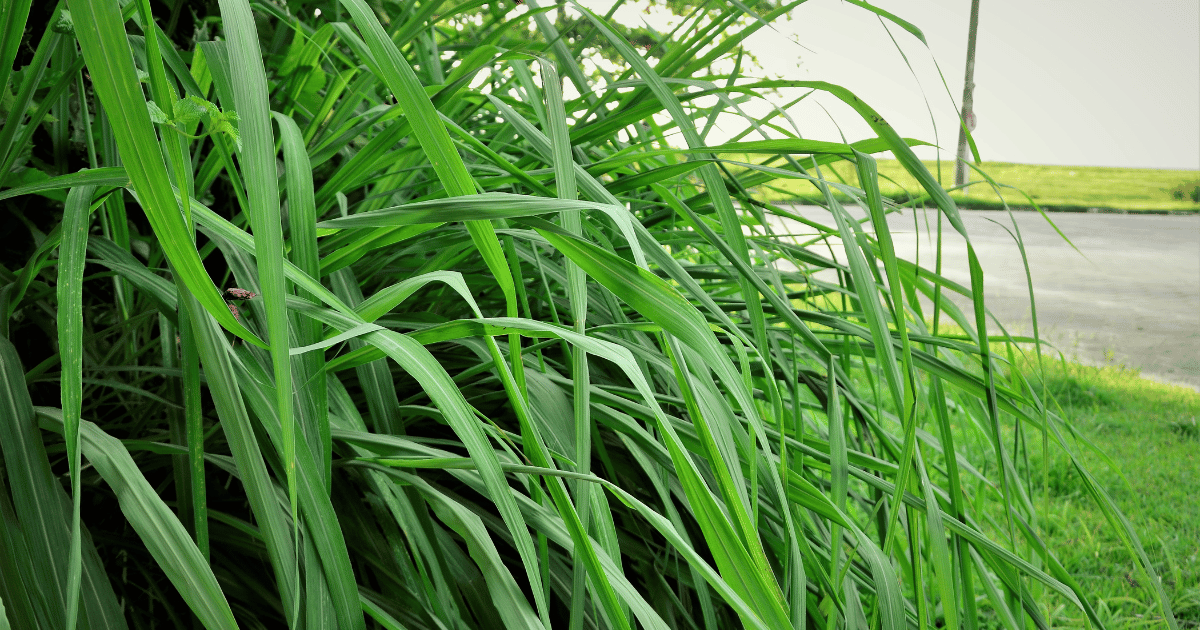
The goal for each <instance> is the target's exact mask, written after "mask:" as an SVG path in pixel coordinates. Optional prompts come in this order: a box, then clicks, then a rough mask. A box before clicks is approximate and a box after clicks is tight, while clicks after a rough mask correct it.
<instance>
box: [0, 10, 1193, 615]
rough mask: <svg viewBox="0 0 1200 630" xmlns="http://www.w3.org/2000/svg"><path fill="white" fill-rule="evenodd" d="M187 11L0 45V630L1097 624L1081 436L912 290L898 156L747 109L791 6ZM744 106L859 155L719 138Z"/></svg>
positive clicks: (1135, 548)
mask: <svg viewBox="0 0 1200 630" xmlns="http://www.w3.org/2000/svg"><path fill="white" fill-rule="evenodd" d="M171 4H172V6H171V7H167V8H163V5H160V4H158V3H154V4H152V3H151V2H149V1H148V0H133V1H131V2H123V3H120V2H116V1H113V0H66V1H63V2H60V3H59V4H58V5H53V4H52V3H42V4H39V5H37V6H34V5H33V3H32V2H31V1H30V0H12V1H10V2H5V3H3V7H0V55H3V59H0V86H8V87H7V88H5V92H4V94H3V108H4V111H5V114H4V115H5V119H4V124H3V128H0V161H2V164H0V199H2V200H4V201H2V203H3V204H4V206H5V212H6V219H5V226H6V227H5V236H4V238H5V242H4V245H3V247H2V248H0V249H2V250H3V251H2V254H0V265H2V266H0V287H2V288H0V336H3V340H0V447H2V448H0V454H2V457H3V476H2V479H3V489H2V491H0V513H2V515H3V519H4V523H3V526H2V527H0V542H2V544H0V602H2V605H3V615H2V616H0V627H11V628H19V629H32V628H45V629H50V628H54V629H56V630H57V629H60V628H168V627H170V628H175V627H179V628H196V627H204V628H210V629H214V630H216V629H226V628H237V627H242V628H284V627H287V628H310V629H313V628H340V629H342V630H353V629H364V628H367V627H370V628H388V629H393V628H412V629H417V628H429V629H434V628H438V629H442V628H445V629H454V628H552V627H553V628H572V629H578V628H635V627H643V628H655V629H665V628H707V629H716V628H730V627H745V628H759V629H768V630H777V629H781V628H808V627H811V628H829V629H832V628H842V627H845V628H886V629H896V628H904V627H913V628H927V627H931V626H947V627H953V628H964V629H969V630H973V629H975V628H982V627H989V628H991V627H997V628H1005V629H1008V630H1016V629H1018V628H1025V627H1030V624H1032V625H1034V626H1037V627H1039V628H1044V627H1047V622H1046V617H1047V615H1046V610H1045V609H1044V604H1043V602H1059V603H1060V604H1061V605H1063V606H1066V607H1067V609H1068V610H1070V611H1075V615H1074V617H1071V616H1070V615H1069V614H1067V615H1066V617H1068V618H1073V619H1074V620H1075V621H1076V622H1077V623H1078V624H1079V625H1081V626H1083V625H1091V624H1095V625H1098V626H1103V623H1101V620H1100V618H1099V617H1098V616H1097V614H1096V612H1095V610H1093V607H1092V605H1091V604H1090V603H1089V601H1090V600H1089V598H1088V593H1086V592H1083V591H1082V590H1081V589H1080V587H1079V585H1078V583H1077V582H1076V581H1075V579H1074V578H1073V577H1072V576H1071V575H1070V574H1068V573H1067V572H1066V571H1064V570H1063V568H1062V566H1061V565H1060V564H1059V563H1058V561H1057V560H1056V559H1055V556H1054V555H1053V553H1051V551H1050V550H1048V549H1047V548H1046V546H1045V545H1044V544H1043V543H1042V541H1041V538H1039V527H1040V526H1039V523H1038V518H1037V512H1036V510H1035V506H1036V505H1037V504H1038V495H1037V491H1036V488H1037V487H1038V486H1037V484H1036V482H1037V480H1038V479H1039V475H1040V473H1039V471H1037V470H1031V469H1030V466H1029V464H1028V462H1029V458H1028V456H1027V455H1028V452H1029V450H1030V449H1047V448H1050V449H1061V450H1064V451H1065V452H1066V453H1067V456H1068V457H1070V458H1071V461H1072V462H1076V460H1075V459H1074V456H1073V455H1072V451H1071V449H1073V448H1075V446H1074V442H1073V441H1070V442H1069V441H1068V440H1067V436H1069V435H1070V434H1071V433H1072V430H1071V427H1070V426H1069V425H1068V424H1067V423H1065V422H1064V421H1063V420H1062V419H1061V418H1059V417H1058V416H1056V415H1055V414H1053V413H1050V412H1049V411H1048V409H1047V407H1046V405H1045V404H1044V401H1043V400H1041V399H1040V398H1039V397H1038V395H1037V394H1036V393H1035V392H1038V391H1040V390H1039V389H1038V388H1037V387H1036V386H1035V385H1036V384H1031V383H1028V382H1026V380H1025V379H1024V378H1023V377H1021V376H1020V374H1019V373H1017V372H1014V371H1009V370H1007V369H1006V367H1005V366H1006V365H1007V364H1008V363H1009V362H1010V361H1011V360H1012V357H1011V356H1008V355H1004V354H997V352H996V351H995V348H996V347H1001V346H996V345H995V344H989V340H988V339H987V338H986V337H981V336H979V335H978V334H977V332H976V331H983V330H986V327H985V326H984V321H985V315H986V310H985V304H984V302H983V297H982V296H983V283H984V278H983V276H982V274H981V272H980V268H979V265H978V262H977V260H975V258H974V255H973V254H972V255H971V260H970V264H971V270H972V274H971V276H972V282H971V284H970V286H961V285H958V284H955V283H954V282H951V281H949V280H947V279H945V278H943V277H942V276H941V275H939V274H938V273H935V272H936V271H937V269H936V265H935V269H934V270H933V271H930V270H929V269H925V268H920V267H917V266H915V265H914V264H912V263H909V262H906V261H904V260H899V259H897V258H896V256H895V253H894V248H893V246H892V237H891V235H890V234H889V233H888V231H887V227H886V221H884V220H883V218H884V214H885V213H888V212H893V211H897V210H899V209H898V208H896V207H895V206H894V205H893V204H891V203H890V202H887V201H885V200H884V199H883V198H882V197H881V195H880V193H879V187H878V176H877V173H876V167H875V161H874V159H873V158H872V157H871V154H873V153H879V152H884V151H890V152H892V153H893V154H894V155H895V156H896V157H897V158H898V159H899V160H900V161H902V162H903V164H904V166H905V168H906V169H907V170H908V171H909V172H910V173H911V174H912V175H913V176H914V177H915V178H916V179H917V180H918V181H919V182H920V184H921V186H922V187H923V188H924V189H925V190H926V191H927V192H928V193H929V195H930V198H931V199H932V203H933V204H936V210H937V213H936V214H937V222H938V225H942V224H943V223H944V224H945V229H947V230H956V231H958V232H960V233H963V236H964V237H967V236H968V235H966V234H965V232H964V230H963V227H962V223H961V222H960V220H959V215H958V210H957V209H956V207H955V205H954V203H953V202H952V200H951V199H950V197H948V196H947V194H946V192H945V191H944V189H943V188H942V187H941V186H940V185H939V184H938V183H937V181H936V180H935V179H934V178H933V177H932V176H931V175H930V173H929V171H928V170H926V168H925V167H924V166H923V165H922V164H921V162H920V161H919V160H917V158H916V157H915V156H914V154H913V152H912V151H911V149H910V148H909V145H910V144H911V143H913V142H915V141H910V140H906V139H904V138H902V137H901V136H900V135H899V134H898V132H897V131H896V130H893V129H892V128H891V127H890V126H889V125H888V124H887V123H886V122H884V121H883V119H882V118H881V117H880V116H879V115H878V113H877V112H876V111H875V110H873V109H872V108H871V107H870V106H869V105H868V104H866V103H864V102H862V101H861V100H859V99H858V98H857V97H855V96H854V95H853V94H852V93H850V92H849V91H847V90H845V89H844V88H841V87H839V86H837V85H835V84H831V83H821V82H798V81H790V82H789V81H758V80H755V79H752V78H750V77H747V76H742V73H741V70H740V68H742V67H743V66H742V61H743V55H742V53H741V52H740V49H739V47H738V45H739V43H740V42H741V41H743V40H744V39H745V38H747V37H753V36H754V34H755V33H756V32H758V31H759V30H760V29H763V28H768V27H769V24H770V22H771V21H772V20H774V19H775V18H777V17H778V16H781V15H784V14H785V13H787V12H788V11H791V10H792V9H793V8H795V5H798V4H800V2H793V3H791V4H771V5H768V4H767V3H762V2H759V3H756V2H754V1H751V0H747V2H745V3H744V4H743V3H741V2H733V3H731V4H729V5H725V4H708V5H705V4H703V3H684V4H689V5H692V6H691V8H690V9H689V11H691V12H690V13H688V14H687V15H686V16H685V18H684V19H683V20H682V22H681V25H680V26H679V28H677V29H676V30H675V31H674V32H672V33H670V34H659V33H654V32H652V31H649V30H647V29H640V30H639V31H637V32H631V31H628V30H626V29H625V28H624V27H620V26H617V25H614V24H613V23H612V22H611V21H609V20H608V19H607V17H606V16H598V15H595V14H593V13H591V12H589V11H587V10H586V9H584V8H582V7H579V6H577V5H573V4H571V5H560V6H558V7H553V6H542V5H541V3H538V2H535V1H534V0H525V2H524V3H521V2H517V3H515V4H514V3H512V2H509V1H506V0H502V1H501V2H499V3H497V2H490V3H485V2H480V1H468V2H464V3H460V4H454V3H443V2H440V1H439V0H430V1H425V2H412V1H400V2H372V3H371V4H368V3H367V2H365V1H364V0H341V2H340V3H334V2H316V3H304V4H301V3H298V2H296V3H291V4H287V5H285V4H283V3H275V2H269V1H268V2H263V3H258V2H256V3H250V2H248V1H247V0H220V2H219V4H218V3H209V4H205V3H194V4H188V3H183V2H175V3H171ZM677 4H678V3H677ZM854 4H857V5H861V6H862V7H863V10H869V11H875V12H876V13H878V14H879V15H880V16H881V17H882V18H884V19H887V20H890V21H891V22H892V23H895V24H898V25H899V26H901V27H902V28H904V29H906V30H908V31H909V32H910V33H911V34H912V35H913V36H915V37H921V35H920V31H918V30H916V28H915V27H913V26H911V25H909V24H907V23H905V22H903V21H901V20H899V18H896V17H895V16H892V15H890V14H888V13H885V12H882V11H879V10H877V9H875V8H873V7H872V6H871V5H869V4H868V3H865V2H861V3H860V2H857V1H856V2H854ZM568 6H570V7H572V10H573V11H574V13H568V12H567V11H565V9H566V8H567V7H568ZM159 9H162V10H161V11H160V12H159V13H158V14H155V11H158V10H159ZM550 9H557V10H556V11H551V10H550ZM189 14H190V15H189ZM572 16H575V17H572ZM610 16H611V13H610ZM189 29H190V30H191V32H190V33H189V32H187V31H188V30H189ZM631 39H632V40H634V41H635V42H636V47H635V44H631V43H630V40H631ZM596 55H604V56H606V57H608V58H610V59H613V60H615V61H614V63H615V64H616V67H618V71H617V72H616V73H615V74H608V73H605V72H604V71H602V70H599V69H597V66H596V65H595V64H594V63H592V64H591V65H588V64H585V61H587V60H589V59H592V58H593V57H595V56H596ZM722 63H723V64H725V65H726V66H727V67H729V68H733V71H732V73H729V72H725V73H723V74H720V75H714V74H710V70H709V69H710V68H713V67H719V64H722ZM714 64H718V65H714ZM588 68H590V70H588ZM767 89H773V90H800V91H802V92H808V91H818V92H821V93H825V94H828V95H831V96H832V97H835V98H837V99H840V100H841V101H843V102H845V103H846V104H848V105H850V106H851V107H852V108H853V110H854V111H855V112H857V115H859V116H861V118H862V119H863V120H864V121H866V123H867V124H868V125H869V126H870V129H871V130H872V137H869V138H867V139H864V140H862V141H859V142H856V143H853V144H843V143H835V142H820V141H810V140H805V139H802V138H801V136H800V134H799V133H798V132H795V131H791V130H789V128H790V125H789V123H788V122H787V120H786V119H785V117H783V116H782V113H779V114H778V115H776V116H774V117H771V118H768V119H764V120H747V123H748V124H750V125H751V126H752V129H753V131H754V132H755V133H754V135H753V136H747V137H753V138H758V139H753V140H751V139H745V137H739V138H737V139H736V140H735V141H733V142H730V143H724V144H721V145H719V146H714V144H713V143H711V142H709V141H708V140H707V136H708V134H709V132H710V131H711V130H712V128H713V124H714V121H715V120H716V116H717V115H718V114H722V115H734V116H737V115H739V112H741V109H740V108H741V104H742V103H743V102H745V101H746V100H747V99H752V98H758V94H759V92H761V91H765V90H767ZM733 153H742V154H746V153H749V154H759V155H762V154H766V155H769V156H776V157H775V158H774V159H773V160H771V161H767V162H758V163H754V164H749V163H743V164H738V165H730V164H727V163H726V162H724V161H722V160H720V159H718V158H717V156H719V155H728V154H733ZM839 162H846V163H849V164H852V165H853V167H854V168H855V170H856V173H857V176H858V179H857V181H859V182H861V184H862V186H861V187H849V186H846V185H843V184H839V183H836V182H833V181H826V180H825V179H824V177H823V173H826V172H828V167H829V165H831V164H834V163H839ZM765 164H771V166H766V165H765ZM781 179H800V180H803V181H806V182H809V184H810V185H811V186H812V187H813V189H814V190H815V191H818V193H819V194H820V195H821V198H822V199H824V200H825V209H826V210H827V211H828V214H827V216H828V218H827V219H826V220H824V221H813V220H811V219H806V220H805V222H806V223H805V224H806V225H807V227H808V228H810V229H811V230H812V233H811V234H810V235H809V236H808V237H806V238H804V239H796V238H792V237H790V236H786V235H782V234H780V233H778V229H779V228H778V226H779V225H780V224H779V223H778V219H780V218H788V217H794V215H792V214H791V213H790V212H789V211H788V209H786V208H782V207H776V206H773V205H770V204H766V203H763V202H761V201H759V200H756V199H755V197H754V195H753V194H752V193H751V191H752V190H754V189H755V187H758V186H762V185H765V184H769V183H771V182H773V181H777V180H781ZM835 190H836V191H838V192H839V193H840V194H839V195H838V196H835V195H834V194H833V191H835ZM846 196H848V197H849V198H850V199H852V200H853V203H854V204H855V205H857V206H859V207H860V208H861V209H863V210H864V211H865V212H866V213H867V215H868V219H869V220H866V221H857V220H854V219H852V218H851V215H850V213H849V212H847V210H846V209H845V207H843V203H842V202H840V201H839V199H845V198H846ZM831 242H840V243H842V244H844V254H843V253H839V254H837V255H834V250H833V249H832V248H831V247H830V246H829V244H830V243H831ZM950 292H956V293H961V294H963V295H965V296H968V297H969V298H970V299H971V300H972V301H973V308H971V309H967V310H965V311H963V310H960V309H959V308H958V307H956V306H954V303H953V302H951V301H950V300H948V299H946V297H944V294H948V293H950ZM927 321H932V322H934V324H933V325H932V326H927V325H926V322H927ZM939 322H942V328H939ZM947 323H953V324H954V325H955V326H959V327H961V329H962V330H966V331H968V332H967V333H966V334H965V335H949V334H946V333H945V332H944V327H945V324H947ZM966 441H971V443H973V444H975V443H984V444H987V445H989V452H990V454H989V455H987V456H985V457H980V458H976V459H974V460H971V459H968V458H966V457H965V456H964V455H962V454H961V452H960V451H959V450H957V449H956V447H955V444H956V443H960V444H965V443H966ZM963 452H965V451H963ZM1074 465H1076V466H1077V467H1078V471H1079V477H1080V479H1081V480H1082V483H1083V484H1085V486H1086V491H1087V492H1088V493H1089V494H1090V496H1091V497H1092V498H1093V499H1094V501H1095V502H1096V503H1097V504H1098V505H1099V506H1101V508H1102V509H1103V510H1105V514H1106V515H1107V516H1108V518H1109V521H1110V523H1111V524H1112V526H1113V527H1115V528H1117V529H1118V530H1119V531H1120V532H1122V534H1121V535H1122V540H1124V541H1125V543H1126V545H1127V547H1128V548H1129V550H1130V551H1131V552H1132V553H1134V554H1136V555H1137V556H1138V558H1139V562H1140V564H1139V566H1140V567H1141V569H1139V570H1140V571H1141V572H1142V575H1143V578H1142V579H1144V581H1145V583H1147V584H1159V586H1158V591H1157V600H1158V602H1159V607H1158V608H1157V609H1156V611H1157V612H1156V613H1155V614H1156V615H1157V618H1158V619H1159V620H1161V621H1162V622H1163V623H1164V624H1167V625H1169V626H1170V627H1172V628H1174V627H1175V621H1174V617H1173V616H1172V614H1171V611H1170V609H1169V607H1168V604H1167V600H1166V598H1165V597H1164V596H1163V593H1162V587H1161V583H1160V582H1157V581H1156V580H1157V577H1156V576H1154V575H1153V569H1152V568H1151V566H1150V564H1149V563H1148V562H1147V561H1146V557H1145V554H1144V552H1142V549H1141V545H1140V543H1139V542H1138V540H1137V538H1136V536H1134V534H1133V532H1132V530H1131V528H1130V527H1129V526H1128V524H1127V523H1126V521H1125V520H1124V517H1123V516H1122V515H1121V514H1120V513H1119V512H1118V511H1117V510H1116V509H1115V508H1114V507H1113V503H1112V501H1111V500H1110V499H1109V498H1108V497H1107V495H1106V494H1105V493H1104V491H1103V489H1101V488H1100V487H1099V486H1098V485H1096V484H1095V482H1094V481H1092V480H1091V477H1090V476H1089V475H1088V474H1087V471H1086V470H1084V469H1083V468H1082V467H1080V466H1079V465H1078V463H1077V462H1076V463H1075V464H1074ZM985 499H986V500H985ZM997 502H999V504H1000V505H1003V510H1002V511H995V510H992V511H987V510H983V509H981V508H980V506H982V505H985V504H986V505H996V504H997ZM985 532H989V533H985ZM1056 615H1057V616H1058V618H1063V617H1064V614H1063V613H1061V610H1059V611H1057V612H1056Z"/></svg>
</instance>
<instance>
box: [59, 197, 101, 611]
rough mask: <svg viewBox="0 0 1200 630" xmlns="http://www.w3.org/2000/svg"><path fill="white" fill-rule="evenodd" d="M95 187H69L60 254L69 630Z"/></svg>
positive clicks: (77, 559) (79, 566)
mask: <svg viewBox="0 0 1200 630" xmlns="http://www.w3.org/2000/svg"><path fill="white" fill-rule="evenodd" d="M95 191H96V189H95V187H93V186H83V187H77V188H72V189H71V192H70V194H68V195H67V204H66V206H65V208H64V210H63V224H62V245H60V247H59V255H58V344H59V353H60V355H61V356H62V409H63V427H64V429H63V435H64V436H65V437H66V442H67V466H68V470H69V472H70V477H71V543H70V550H69V552H68V553H69V558H68V561H67V562H68V577H67V610H66V615H67V619H66V622H67V628H68V630H73V629H74V628H75V626H76V623H77V622H78V620H79V588H80V582H81V580H82V579H83V558H82V546H81V538H82V533H81V528H82V525H81V523H80V516H79V510H80V505H81V503H80V501H81V499H82V488H81V486H80V478H79V475H80V471H79V465H80V459H79V422H80V414H81V413H82V409H83V263H84V260H83V259H84V254H85V252H86V251H87V241H88V231H89V229H88V228H89V226H90V225H91V220H90V219H91V203H92V195H93V194H94V193H95Z"/></svg>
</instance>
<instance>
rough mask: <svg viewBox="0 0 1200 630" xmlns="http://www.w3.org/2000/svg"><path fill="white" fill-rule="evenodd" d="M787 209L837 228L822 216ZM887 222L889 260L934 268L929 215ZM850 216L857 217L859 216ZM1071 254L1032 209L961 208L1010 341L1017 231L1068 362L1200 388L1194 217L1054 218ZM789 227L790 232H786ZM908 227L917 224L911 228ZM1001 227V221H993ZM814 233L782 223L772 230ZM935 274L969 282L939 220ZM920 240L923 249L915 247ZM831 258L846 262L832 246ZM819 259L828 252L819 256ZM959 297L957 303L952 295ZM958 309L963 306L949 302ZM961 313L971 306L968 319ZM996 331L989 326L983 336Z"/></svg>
mask: <svg viewBox="0 0 1200 630" xmlns="http://www.w3.org/2000/svg"><path fill="white" fill-rule="evenodd" d="M792 210H793V211H794V212H797V213H799V214H801V215H802V216H805V217H806V218H810V219H812V220H815V221H818V222H820V223H823V224H826V225H834V223H833V218H832V217H831V215H830V214H829V213H828V212H826V211H825V210H823V209H821V208H817V207H812V206H797V207H793V208H792ZM917 212H918V213H920V214H918V215H917V217H918V218H920V220H919V221H917V222H914V211H912V210H906V211H904V213H903V214H893V215H889V219H888V225H889V227H890V229H891V231H892V233H893V235H894V236H893V237H894V239H895V242H896V251H897V254H898V255H899V256H900V257H902V258H906V259H908V260H913V259H914V257H915V256H916V255H917V254H918V253H919V254H920V261H921V265H922V266H925V267H928V268H932V267H933V254H934V245H935V244H936V240H935V239H936V231H934V230H935V227H934V226H936V219H937V217H936V215H935V214H934V213H933V211H932V210H931V211H927V212H928V220H929V222H930V223H929V226H930V227H929V229H928V230H927V228H926V225H925V219H924V218H923V217H924V216H925V215H924V211H917ZM851 214H852V215H854V216H856V217H861V216H863V214H862V212H861V211H858V210H857V209H853V210H851ZM1049 216H1050V218H1051V219H1052V220H1053V221H1054V222H1055V224H1057V225H1058V227H1059V228H1060V229H1061V230H1062V231H1063V232H1064V233H1065V234H1066V235H1067V237H1069V238H1070V239H1071V241H1072V242H1073V243H1074V244H1075V246H1076V247H1078V248H1079V251H1075V250H1074V249H1072V248H1071V246H1070V245H1068V244H1067V243H1066V242H1065V241H1064V240H1063V239H1062V237H1061V236H1059V235H1058V233H1057V232H1055V230H1054V228H1052V227H1051V226H1050V225H1049V224H1048V223H1047V222H1046V220H1045V219H1044V218H1042V216H1041V215H1040V214H1038V213H1036V212H1013V213H1012V215H1011V218H1010V215H1009V214H1008V213H1007V212H1003V211H990V210H982V211H981V210H964V211H962V217H963V222H964V224H965V225H966V228H967V233H968V234H969V235H970V238H971V242H972V244H973V245H974V246H975V251H976V254H977V255H978V256H979V260H980V264H981V265H982V266H983V270H984V278H985V282H984V297H985V302H986V304H987V306H988V308H989V309H990V310H991V311H992V313H993V314H994V315H995V316H996V317H997V318H998V319H999V320H1000V321H1001V322H1002V323H1003V324H1004V325H1005V327H1006V328H1008V330H1009V332H1012V333H1014V334H1029V333H1030V332H1031V331H1032V319H1031V317H1030V301H1029V290H1028V286H1027V284H1026V276H1025V268H1024V266H1023V265H1022V263H1021V254H1020V250H1019V249H1018V247H1017V245H1016V242H1015V241H1014V239H1013V237H1012V236H1011V235H1010V234H1009V232H1008V231H1006V230H1005V229H1003V228H1002V227H1000V226H1001V225H1003V226H1006V227H1008V229H1009V230H1012V226H1013V223H1012V221H1013V219H1015V220H1016V225H1017V227H1018V228H1019V229H1020V234H1021V237H1022V239H1023V241H1024V244H1025V252H1026V255H1027V257H1028V260H1029V268H1030V273H1031V275H1032V278H1033V287H1034V296H1035V300H1036V304H1037V313H1038V323H1039V325H1040V328H1041V333H1042V337H1043V338H1044V339H1046V340H1048V341H1049V342H1050V343H1052V344H1054V346H1055V347H1056V348H1057V349H1059V350H1061V351H1062V352H1063V353H1064V354H1066V356H1067V357H1068V358H1069V359H1074V360H1078V361H1081V362H1083V363H1087V364H1092V365H1124V366H1126V367H1129V368H1134V369H1138V370H1140V371H1141V373H1142V376H1144V377H1147V378H1152V379H1155V380H1158V381H1162V382H1168V383H1174V384H1178V385H1185V386H1188V387H1191V388H1192V389H1197V390H1200V216H1196V215H1191V216H1162V215H1133V214H1083V213H1054V214H1051V215H1049ZM784 223H787V225H784ZM914 223H919V226H918V225H915V224H914ZM998 224H999V225H998ZM781 228H782V229H787V230H788V231H791V232H803V231H807V232H811V231H812V230H811V228H808V227H806V226H803V225H802V224H799V223H793V222H790V221H787V222H780V224H779V225H777V226H775V229H781ZM944 238H945V242H944V250H943V257H944V259H943V275H945V276H946V277H948V278H950V279H951V280H954V281H956V282H959V283H960V284H963V285H965V286H969V285H970V274H969V273H968V271H967V254H966V251H967V250H966V243H965V241H964V240H963V239H962V238H961V237H960V236H958V234H957V233H955V232H954V231H953V230H952V229H950V227H949V224H946V225H945V237H944ZM918 245H920V251H919V252H918ZM834 252H835V253H836V255H838V256H839V258H840V260H841V261H843V262H844V261H845V258H844V254H843V253H842V252H841V251H840V247H835V248H834ZM823 253H826V254H827V253H828V252H823ZM951 295H954V296H955V297H956V298H957V297H958V296H957V295H956V294H951ZM957 301H958V302H959V305H960V306H967V305H969V302H968V301H967V300H966V299H965V298H964V299H961V300H957ZM967 313H968V316H970V311H968V312H967ZM992 331H993V332H996V329H994V328H993V329H992Z"/></svg>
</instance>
